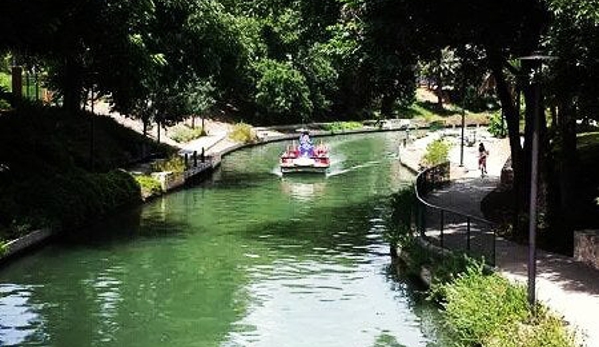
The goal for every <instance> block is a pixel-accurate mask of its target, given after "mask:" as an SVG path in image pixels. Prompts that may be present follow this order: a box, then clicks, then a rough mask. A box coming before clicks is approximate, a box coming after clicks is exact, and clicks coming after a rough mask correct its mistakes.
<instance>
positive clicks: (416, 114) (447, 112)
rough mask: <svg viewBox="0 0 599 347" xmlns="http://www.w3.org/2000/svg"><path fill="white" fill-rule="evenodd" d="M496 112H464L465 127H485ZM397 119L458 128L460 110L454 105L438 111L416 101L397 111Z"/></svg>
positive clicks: (433, 105) (460, 122) (430, 104)
mask: <svg viewBox="0 0 599 347" xmlns="http://www.w3.org/2000/svg"><path fill="white" fill-rule="evenodd" d="M497 112H498V111H487V112H470V111H466V114H465V123H466V125H487V124H488V123H489V119H490V118H491V117H492V116H493V115H494V114H496V113H497ZM398 114H399V118H410V119H413V120H415V121H416V122H417V123H420V124H422V125H425V124H430V123H434V122H437V123H441V124H443V125H445V126H459V125H461V124H462V110H461V108H459V107H457V106H454V105H446V106H445V108H444V109H443V110H439V109H438V107H437V105H436V104H434V103H431V102H426V101H417V102H415V103H414V104H412V105H411V106H409V107H408V108H403V109H400V110H399V111H398Z"/></svg>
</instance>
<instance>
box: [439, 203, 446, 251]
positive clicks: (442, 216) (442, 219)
mask: <svg viewBox="0 0 599 347" xmlns="http://www.w3.org/2000/svg"><path fill="white" fill-rule="evenodd" d="M444 212H445V211H443V210H441V238H440V242H441V248H443V227H444V226H445V225H444V224H445V218H444V216H445V213H444Z"/></svg>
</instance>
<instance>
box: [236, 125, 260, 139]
mask: <svg viewBox="0 0 599 347" xmlns="http://www.w3.org/2000/svg"><path fill="white" fill-rule="evenodd" d="M229 138H231V139H232V140H233V141H236V142H241V143H252V142H255V141H256V140H257V139H258V137H257V135H256V132H255V131H254V129H253V128H252V127H251V125H249V124H245V123H237V124H235V126H234V127H233V131H231V133H230V134H229Z"/></svg>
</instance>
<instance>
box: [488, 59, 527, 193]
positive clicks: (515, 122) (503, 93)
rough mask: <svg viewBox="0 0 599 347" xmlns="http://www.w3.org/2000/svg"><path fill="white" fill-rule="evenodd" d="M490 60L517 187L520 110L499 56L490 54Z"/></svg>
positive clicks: (519, 176) (519, 177)
mask: <svg viewBox="0 0 599 347" xmlns="http://www.w3.org/2000/svg"><path fill="white" fill-rule="evenodd" d="M490 62H491V71H492V72H493V76H494V77H495V81H496V89H497V94H498V96H499V100H500V102H501V108H502V110H503V113H504V115H505V121H506V123H507V128H508V136H509V140H510V150H511V155H512V169H513V170H514V189H518V188H519V187H520V185H521V184H522V181H523V177H522V175H523V160H522V146H521V144H520V112H519V111H518V109H517V108H516V106H515V105H514V100H513V98H512V95H511V94H510V88H509V86H508V84H507V81H506V79H505V75H504V73H503V68H502V66H503V64H502V61H501V58H500V57H498V56H496V57H494V56H491V57H490Z"/></svg>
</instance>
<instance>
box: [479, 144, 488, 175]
mask: <svg viewBox="0 0 599 347" xmlns="http://www.w3.org/2000/svg"><path fill="white" fill-rule="evenodd" d="M488 155H489V151H487V149H486V148H485V145H484V144H483V143H482V142H481V143H480V145H478V168H479V169H480V174H481V176H484V175H485V174H486V173H487V156H488Z"/></svg>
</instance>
